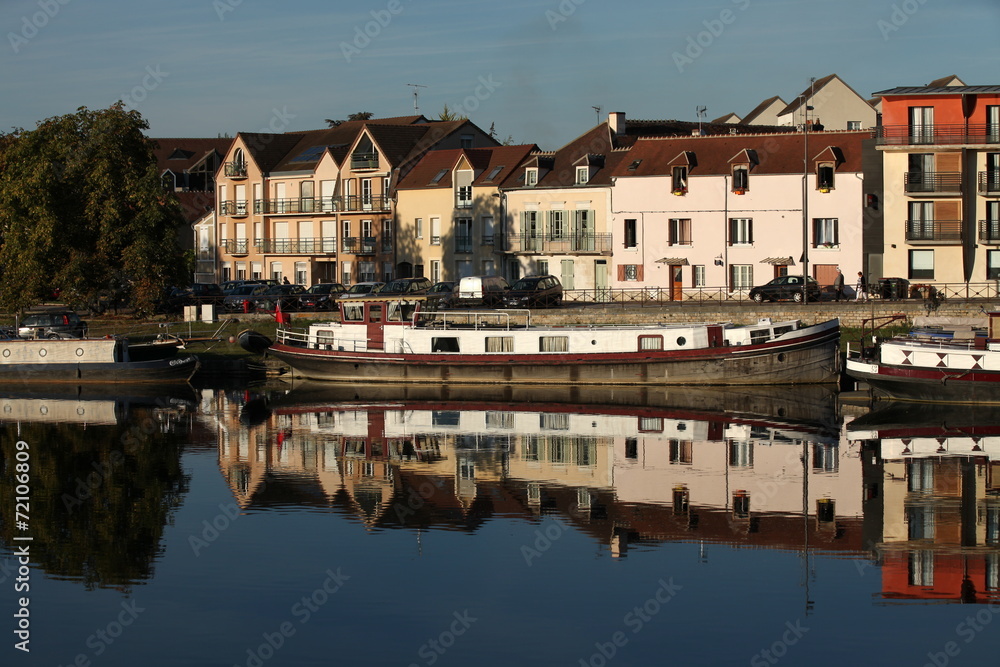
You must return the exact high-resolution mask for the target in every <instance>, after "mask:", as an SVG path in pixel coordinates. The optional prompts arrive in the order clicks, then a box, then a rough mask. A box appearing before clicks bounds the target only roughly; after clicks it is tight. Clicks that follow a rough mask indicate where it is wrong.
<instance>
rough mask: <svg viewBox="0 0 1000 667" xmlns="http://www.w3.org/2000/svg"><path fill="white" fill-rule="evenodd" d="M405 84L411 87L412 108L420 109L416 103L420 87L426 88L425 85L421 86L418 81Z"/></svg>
mask: <svg viewBox="0 0 1000 667" xmlns="http://www.w3.org/2000/svg"><path fill="white" fill-rule="evenodd" d="M406 85H407V86H410V87H411V88H413V110H414V111H420V107H419V106H418V105H417V102H418V101H419V97H420V90H419V89H420V88H426V87H427V86H422V85H420V84H419V83H408V84H406Z"/></svg>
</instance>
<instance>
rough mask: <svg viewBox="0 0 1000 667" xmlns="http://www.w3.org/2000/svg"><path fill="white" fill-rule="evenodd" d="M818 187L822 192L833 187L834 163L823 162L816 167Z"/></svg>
mask: <svg viewBox="0 0 1000 667" xmlns="http://www.w3.org/2000/svg"><path fill="white" fill-rule="evenodd" d="M816 187H817V188H818V189H819V191H820V192H829V191H830V190H832V189H833V164H831V163H829V162H823V163H820V164H819V165H818V166H817V167H816Z"/></svg>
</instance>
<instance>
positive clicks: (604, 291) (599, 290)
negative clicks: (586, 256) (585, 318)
mask: <svg viewBox="0 0 1000 667" xmlns="http://www.w3.org/2000/svg"><path fill="white" fill-rule="evenodd" d="M594 289H595V291H596V294H595V295H594V296H595V298H594V300H595V301H609V300H610V299H611V294H610V293H609V291H608V262H607V260H604V259H598V260H595V261H594Z"/></svg>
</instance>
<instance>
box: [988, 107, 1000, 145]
mask: <svg viewBox="0 0 1000 667" xmlns="http://www.w3.org/2000/svg"><path fill="white" fill-rule="evenodd" d="M986 141H988V142H990V143H991V144H995V143H998V142H1000V106H993V105H990V106H988V107H986Z"/></svg>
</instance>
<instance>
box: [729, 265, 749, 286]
mask: <svg viewBox="0 0 1000 667" xmlns="http://www.w3.org/2000/svg"><path fill="white" fill-rule="evenodd" d="M729 282H730V285H731V289H732V290H733V291H735V290H743V289H750V288H751V287H753V264H732V265H730V267H729Z"/></svg>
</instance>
